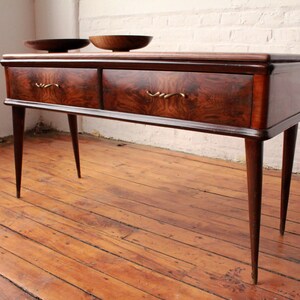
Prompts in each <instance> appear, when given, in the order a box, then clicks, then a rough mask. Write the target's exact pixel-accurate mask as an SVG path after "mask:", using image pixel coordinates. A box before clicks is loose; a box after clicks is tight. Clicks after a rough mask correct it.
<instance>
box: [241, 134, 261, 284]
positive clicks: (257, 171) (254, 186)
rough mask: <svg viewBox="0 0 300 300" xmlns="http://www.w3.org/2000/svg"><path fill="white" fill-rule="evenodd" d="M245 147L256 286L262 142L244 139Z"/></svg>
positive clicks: (253, 273)
mask: <svg viewBox="0 0 300 300" xmlns="http://www.w3.org/2000/svg"><path fill="white" fill-rule="evenodd" d="M245 146H246V162H247V181H248V203H249V225H250V243H251V260H252V279H253V283H254V284H256V283H257V274H258V253H259V235H260V214H261V196H262V174H263V172H262V170H263V141H260V140H254V139H247V138H246V139H245Z"/></svg>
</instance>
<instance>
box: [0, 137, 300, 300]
mask: <svg viewBox="0 0 300 300" xmlns="http://www.w3.org/2000/svg"><path fill="white" fill-rule="evenodd" d="M24 147H25V149H24V165H23V183H22V184H23V189H22V198H21V199H16V198H15V184H14V182H15V180H14V165H13V147H12V145H11V144H10V143H7V144H2V145H1V146H0V174H1V175H0V241H1V243H0V299H1V300H3V299H9V300H15V299H16V300H19V299H51V300H52V299H53V300H59V299H63V300H66V299H74V300H77V299H105V300H107V299H113V300H119V299H120V300H126V299H130V300H134V299H169V300H176V299H184V300H185V299H300V263H299V262H300V251H299V248H300V224H299V222H300V201H299V198H300V177H299V175H295V176H294V177H293V182H292V187H291V200H290V207H289V213H288V222H287V232H286V234H285V236H284V237H281V236H280V234H279V231H278V226H279V219H278V216H279V202H280V201H279V195H280V190H279V189H280V173H279V172H278V171H274V170H265V177H264V190H263V193H264V196H263V208H262V213H263V216H262V230H261V235H262V236H261V253H260V270H259V284H258V285H257V286H254V285H252V283H251V276H250V273H251V271H250V269H251V268H250V264H249V262H250V251H249V235H248V210H247V188H246V176H245V166H244V165H241V164H237V163H230V162H225V161H221V160H213V159H207V158H201V157H197V156H194V155H188V154H183V153H177V152H172V151H168V150H163V149H158V148H152V147H147V146H139V145H133V144H125V143H121V142H117V141H111V140H104V139H101V140H99V139H95V138H92V137H87V136H80V150H81V163H82V174H83V178H82V179H78V178H76V171H75V163H74V161H73V155H72V148H71V143H70V138H69V137H68V136H66V135H58V134H54V135H43V136H35V137H34V136H33V137H32V136H31V137H29V136H28V137H26V140H25V145H24Z"/></svg>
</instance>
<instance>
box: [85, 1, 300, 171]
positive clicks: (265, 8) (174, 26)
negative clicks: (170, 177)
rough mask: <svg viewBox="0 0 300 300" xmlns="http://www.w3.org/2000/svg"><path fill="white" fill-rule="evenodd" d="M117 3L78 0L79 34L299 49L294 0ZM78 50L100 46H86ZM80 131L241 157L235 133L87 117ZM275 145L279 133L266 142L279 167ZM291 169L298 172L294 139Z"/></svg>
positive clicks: (171, 46) (189, 45)
mask: <svg viewBox="0 0 300 300" xmlns="http://www.w3.org/2000/svg"><path fill="white" fill-rule="evenodd" d="M111 2H112V3H114V2H115V3H117V2H118V1H117V0H111ZM119 2H120V1H119ZM121 2H122V8H120V7H119V8H117V7H115V9H114V7H113V6H112V5H111V6H108V3H109V2H108V1H104V0H101V1H96V0H81V1H80V19H79V30H80V36H81V37H88V36H90V35H101V34H147V35H153V36H154V39H153V41H152V42H151V44H150V45H149V46H148V47H147V48H145V50H142V51H204V52H205V51H216V52H220V51H225V52H272V53H278V52H282V53H300V1H299V0H284V1H282V0H223V1H222V0H213V1H200V0H199V1H194V0H193V1H192V0H189V1H183V0H177V1H176V0H173V1H169V0H160V1H158V0H153V1H151V3H152V6H151V7H150V6H148V4H147V6H145V8H143V4H145V5H146V2H147V1H145V2H143V1H133V0H127V1H125V0H124V1H121ZM121 2H120V3H121ZM147 3H148V2H147ZM104 4H105V5H104ZM168 5H169V6H168ZM84 51H98V52H99V51H101V50H100V49H96V48H95V47H94V46H89V47H88V48H85V50H84ZM83 130H84V131H86V132H94V133H95V132H97V133H100V134H102V135H104V136H107V137H112V138H118V139H122V140H128V141H133V142H137V143H145V144H152V145H155V146H161V147H167V148H171V149H176V150H180V151H186V152H191V153H196V154H200V155H207V156H213V157H220V158H225V159H233V160H244V146H243V141H242V140H239V139H235V138H229V137H221V136H212V135H206V134H201V133H192V132H184V131H179V130H172V129H161V128H155V127H151V126H144V125H135V124H124V123H116V122H111V121H106V120H95V119H90V118H89V119H87V118H85V119H84V120H83ZM299 140H300V139H299ZM281 147H282V143H281V137H278V138H276V139H274V140H272V141H268V142H266V152H267V153H266V156H265V157H266V161H265V164H266V165H268V166H271V167H276V168H278V167H280V164H281ZM294 170H295V171H298V172H299V171H300V143H299V142H298V151H297V153H296V161H295V166H294Z"/></svg>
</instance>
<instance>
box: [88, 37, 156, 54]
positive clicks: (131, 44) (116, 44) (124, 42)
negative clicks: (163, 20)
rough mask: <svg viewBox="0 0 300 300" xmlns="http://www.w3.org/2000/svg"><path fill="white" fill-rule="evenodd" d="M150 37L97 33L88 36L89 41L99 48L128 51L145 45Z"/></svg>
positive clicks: (149, 40)
mask: <svg viewBox="0 0 300 300" xmlns="http://www.w3.org/2000/svg"><path fill="white" fill-rule="evenodd" d="M152 38H153V37H152V36H147V35H97V36H90V41H91V42H92V44H93V45H94V46H96V47H97V48H100V49H106V50H112V51H130V50H133V49H140V48H143V47H146V46H147V45H148V44H149V43H150V42H151V40H152Z"/></svg>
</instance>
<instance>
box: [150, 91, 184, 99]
mask: <svg viewBox="0 0 300 300" xmlns="http://www.w3.org/2000/svg"><path fill="white" fill-rule="evenodd" d="M146 93H147V95H148V96H150V97H160V98H164V99H168V98H170V97H172V96H181V97H182V98H185V97H186V95H185V94H184V93H171V94H166V93H161V92H156V93H154V94H153V93H151V92H150V91H148V90H147V91H146Z"/></svg>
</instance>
